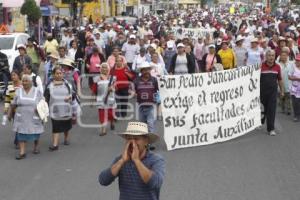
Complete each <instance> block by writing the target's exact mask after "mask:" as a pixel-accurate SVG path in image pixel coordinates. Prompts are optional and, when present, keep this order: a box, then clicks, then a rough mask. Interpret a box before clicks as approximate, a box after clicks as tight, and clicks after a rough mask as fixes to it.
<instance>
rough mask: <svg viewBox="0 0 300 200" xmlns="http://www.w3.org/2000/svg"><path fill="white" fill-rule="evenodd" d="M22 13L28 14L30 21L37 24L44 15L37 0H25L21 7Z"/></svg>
mask: <svg viewBox="0 0 300 200" xmlns="http://www.w3.org/2000/svg"><path fill="white" fill-rule="evenodd" d="M21 14H22V15H27V19H28V21H29V22H31V23H33V24H36V23H37V22H38V21H39V19H40V18H41V16H42V13H41V10H40V8H39V7H38V6H37V5H36V2H35V0H25V2H24V3H23V5H22V7H21Z"/></svg>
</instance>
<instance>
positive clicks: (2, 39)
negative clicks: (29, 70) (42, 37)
mask: <svg viewBox="0 0 300 200" xmlns="http://www.w3.org/2000/svg"><path fill="white" fill-rule="evenodd" d="M29 37H30V36H29V35H28V34H26V33H8V34H0V51H1V52H2V53H4V54H6V55H7V57H8V64H9V70H10V71H12V68H13V64H14V60H15V58H16V57H17V56H18V55H19V51H18V49H17V46H18V45H19V44H26V43H27V39H28V38H29Z"/></svg>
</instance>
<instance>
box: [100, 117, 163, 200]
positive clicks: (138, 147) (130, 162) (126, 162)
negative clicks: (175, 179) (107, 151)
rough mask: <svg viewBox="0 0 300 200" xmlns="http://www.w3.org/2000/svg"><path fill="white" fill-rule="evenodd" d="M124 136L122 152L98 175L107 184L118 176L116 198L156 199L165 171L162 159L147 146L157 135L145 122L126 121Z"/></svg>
mask: <svg viewBox="0 0 300 200" xmlns="http://www.w3.org/2000/svg"><path fill="white" fill-rule="evenodd" d="M119 135H120V136H122V137H123V138H124V139H125V140H126V145H125V148H124V151H123V153H122V155H121V156H119V157H117V158H116V159H115V160H114V162H113V164H112V165H111V167H110V168H108V169H105V170H103V171H102V172H101V174H100V175H99V182H100V184H101V185H103V186H108V185H110V184H111V183H112V182H113V181H114V180H115V179H116V177H118V178H119V190H120V197H119V199H126V200H131V199H135V200H137V199H141V200H158V199H159V195H160V188H161V186H162V183H163V179H164V175H165V160H164V159H163V158H162V157H161V156H160V155H158V154H155V153H153V152H151V151H149V150H148V148H147V147H148V145H149V144H150V143H154V142H155V141H157V140H158V138H159V137H158V136H157V135H156V134H153V133H149V132H148V127H147V124H145V123H142V122H129V123H128V126H127V129H126V131H125V132H124V133H121V134H119Z"/></svg>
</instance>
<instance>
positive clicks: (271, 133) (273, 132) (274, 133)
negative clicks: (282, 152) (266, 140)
mask: <svg viewBox="0 0 300 200" xmlns="http://www.w3.org/2000/svg"><path fill="white" fill-rule="evenodd" d="M269 134H270V135H271V136H275V135H277V133H276V132H275V131H274V130H273V131H270V132H269Z"/></svg>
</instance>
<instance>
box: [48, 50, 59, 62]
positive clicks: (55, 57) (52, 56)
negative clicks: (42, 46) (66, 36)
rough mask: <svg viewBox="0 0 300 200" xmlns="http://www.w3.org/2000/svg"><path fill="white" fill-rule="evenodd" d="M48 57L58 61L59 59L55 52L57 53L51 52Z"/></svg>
mask: <svg viewBox="0 0 300 200" xmlns="http://www.w3.org/2000/svg"><path fill="white" fill-rule="evenodd" d="M49 57H51V58H54V59H56V60H58V59H59V55H58V52H57V51H53V52H52V53H51V54H50V55H49Z"/></svg>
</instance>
